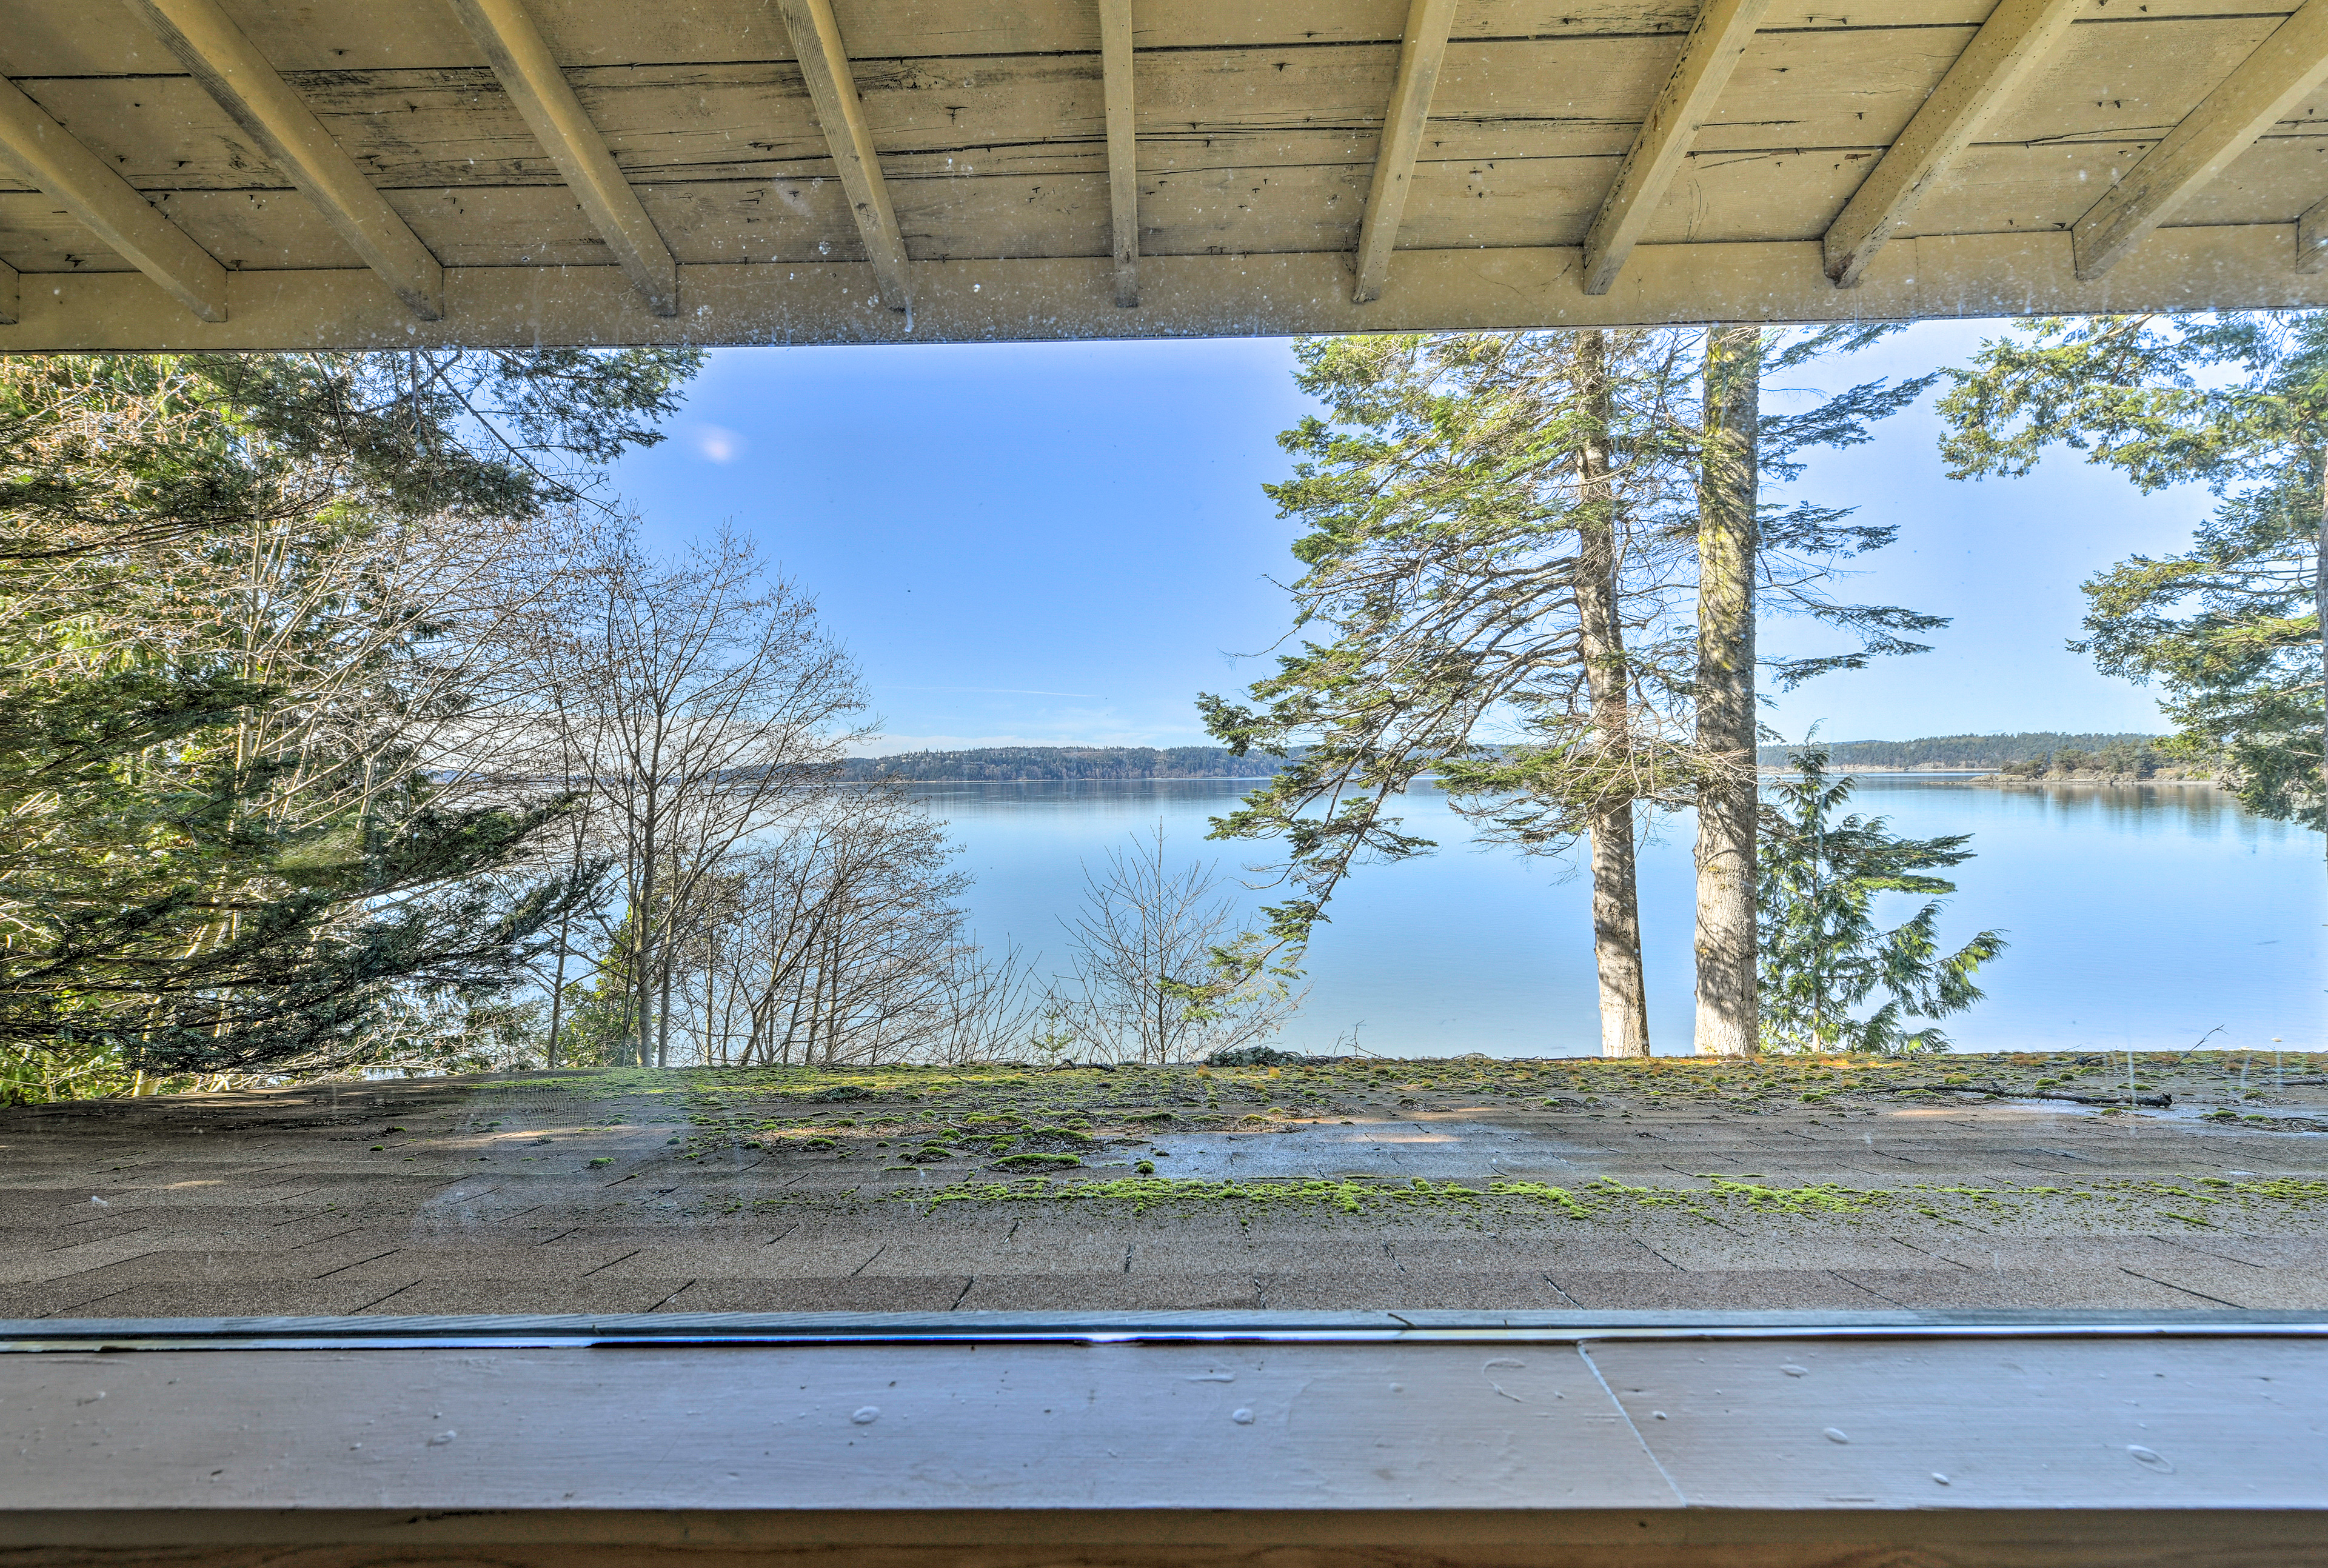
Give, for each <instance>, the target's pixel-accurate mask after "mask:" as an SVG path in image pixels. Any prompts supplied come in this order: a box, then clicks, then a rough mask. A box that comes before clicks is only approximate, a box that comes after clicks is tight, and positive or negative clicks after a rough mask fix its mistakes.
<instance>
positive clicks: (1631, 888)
mask: <svg viewBox="0 0 2328 1568" xmlns="http://www.w3.org/2000/svg"><path fill="white" fill-rule="evenodd" d="M1575 378H1576V395H1577V400H1578V401H1579V402H1580V403H1581V404H1582V406H1583V410H1584V416H1585V432H1584V439H1583V441H1582V443H1581V444H1580V445H1579V446H1578V449H1577V499H1578V500H1579V501H1580V502H1582V504H1581V505H1580V506H1578V508H1577V510H1576V518H1577V522H1576V530H1577V538H1578V541H1579V542H1578V549H1577V555H1578V560H1577V582H1576V618H1577V626H1578V630H1579V632H1580V634H1581V637H1582V654H1583V657H1584V681H1585V686H1586V689H1587V690H1589V691H1590V692H1591V698H1592V723H1593V728H1595V729H1597V730H1598V731H1599V732H1600V753H1601V756H1600V762H1601V764H1602V765H1604V766H1608V765H1622V759H1623V757H1624V756H1625V753H1626V752H1627V751H1628V750H1629V747H1630V745H1631V741H1632V722H1631V718H1630V714H1629V705H1628V703H1627V701H1626V692H1627V689H1628V682H1627V681H1626V679H1625V634H1624V625H1623V623H1622V622H1621V621H1620V620H1619V618H1618V615H1617V566H1618V558H1617V502H1616V496H1615V494H1614V493H1613V490H1612V488H1611V486H1610V478H1609V422H1610V395H1609V339H1608V335H1607V334H1606V333H1600V332H1597V331H1595V332H1582V333H1577V334H1576V368H1575ZM1612 782H1613V781H1604V782H1603V784H1602V786H1601V787H1602V788H1603V790H1606V791H1608V792H1609V793H1607V794H1606V795H1605V796H1604V797H1603V799H1602V801H1601V803H1600V804H1599V805H1598V806H1597V807H1596V808H1595V809H1594V811H1593V812H1592V822H1591V836H1592V961H1593V964H1594V967H1595V968H1596V969H1597V970H1598V971H1599V972H1600V1054H1601V1055H1602V1056H1647V1055H1648V1054H1649V998H1648V988H1647V981H1646V980H1645V979H1644V977H1643V974H1642V971H1641V901H1640V891H1639V888H1638V885H1637V883H1636V881H1635V877H1634V856H1633V800H1632V795H1631V793H1630V792H1629V791H1621V792H1620V791H1617V790H1614V789H1611V788H1610V784H1611V783H1612Z"/></svg>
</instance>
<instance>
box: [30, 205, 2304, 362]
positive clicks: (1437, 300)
mask: <svg viewBox="0 0 2328 1568" xmlns="http://www.w3.org/2000/svg"><path fill="white" fill-rule="evenodd" d="M1893 245H1894V247H1895V248H1896V250H1897V254H1898V255H1899V256H1900V257H1901V259H1902V260H1903V261H1904V262H1905V263H1907V265H1904V266H1900V267H1896V268H1884V269H1883V270H1882V272H1880V273H1878V274H1877V275H1876V276H1874V277H1871V278H1869V279H1868V280H1867V281H1866V282H1865V283H1863V285H1862V286H1861V287H1860V289H1859V290H1858V291H1856V292H1854V293H1846V292H1845V291H1843V290H1840V289H1837V288H1836V287H1835V286H1834V284H1832V283H1831V282H1829V281H1828V279H1827V277H1826V273H1825V271H1824V270H1823V269H1822V267H1821V263H1820V254H1819V247H1818V245H1817V243H1816V241H1815V240H1813V241H1805V242H1799V243H1768V244H1748V245H1711V244H1708V245H1647V246H1643V247H1642V248H1641V249H1640V251H1639V252H1638V254H1637V255H1636V257H1635V258H1634V264H1633V265H1632V266H1631V267H1629V268H1627V270H1626V273H1625V275H1624V276H1623V277H1620V278H1619V280H1618V286H1616V287H1615V288H1614V289H1611V290H1610V292H1609V293H1608V294H1606V295H1599V296H1593V295H1587V294H1585V293H1584V292H1583V291H1582V288H1581V287H1579V286H1578V275H1579V270H1580V266H1581V261H1582V253H1581V252H1580V251H1579V250H1577V249H1573V248H1557V247H1555V248H1517V247H1515V248H1510V249H1488V250H1479V249H1471V250H1431V251H1410V252H1404V253H1402V256H1401V258H1400V260H1401V272H1402V275H1403V278H1404V280H1405V285H1406V286H1405V287H1403V288H1402V289H1401V291H1400V292H1399V293H1398V294H1396V295H1394V296H1389V298H1388V299H1387V300H1385V301H1377V302H1375V305H1371V306H1369V305H1354V304H1352V303H1351V301H1350V297H1349V289H1348V281H1347V280H1348V277H1349V270H1348V258H1347V255H1345V254H1334V253H1313V254H1308V255H1288V256H1233V255H1223V256H1189V257H1159V258H1148V259H1144V260H1143V264H1142V267H1141V313H1142V314H1141V323H1140V325H1141V331H1142V332H1143V333H1147V334H1149V335H1151V336H1157V337H1183V336H1202V337H1220V336H1242V335H1256V334H1259V335H1270V336H1282V335H1288V334H1292V333H1352V332H1385V331H1390V332H1398V331H1415V332H1425V331H1491V330H1498V329H1502V328H1510V327H1574V326H1602V325H1643V326H1646V325H1666V324H1693V323H1703V322H1705V321H1707V320H1709V319H1713V320H1723V321H1733V322H1734V321H1756V320H1759V321H1772V322H1787V321H1804V322H1811V321H1839V320H1866V319H1871V318H1872V319H1906V318H1910V317H1944V316H1945V317H1984V316H1994V315H2035V314H2070V315H2074V314H2084V313H2089V312H2098V311H2099V312H2116V311H2137V310H2164V311H2178V310H2218V309H2249V308H2272V309H2285V308H2304V309H2320V308H2323V307H2328V275H2316V274H2313V275H2307V274H2304V273H2299V272H2296V271H2295V269H2294V268H2293V267H2291V266H2290V265H2289V263H2290V259H2291V258H2292V256H2293V253H2294V249H2295V230H2294V226H2293V225H2292V224H2280V225H2273V226H2261V225H2258V226H2248V227H2219V228H2209V229H2165V230H2162V231H2161V232H2160V233H2159V234H2157V235H2156V236H2154V239H2153V242H2152V243H2151V244H2150V245H2148V246H2146V247H2145V248H2144V249H2142V250H2141V251H2138V252H2137V253H2136V255H2135V256H2134V257H2133V258H2130V259H2129V260H2128V261H2127V262H2126V264H2125V265H2124V266H2122V267H2120V268H2117V269H2116V270H2114V271H2113V272H2112V273H2111V274H2110V276H2109V277H2107V278H2105V279H2103V280H2102V281H2101V282H2099V283H2093V284H2087V283H2080V282H2079V281H2078V280H2077V278H2076V277H2075V276H2074V274H2073V272H2072V270H2071V268H2070V240H2069V236H2068V235H2067V234H2065V233H2060V232H2058V231H2049V232H2047V233H2043V234H2022V235H2014V234H2006V235H1976V236H1961V237H1949V238H1946V239H1896V240H1894V241H1893ZM919 268H920V273H921V282H922V285H923V286H922V287H921V288H920V289H918V290H917V292H916V304H915V322H914V324H912V325H911V326H910V327H909V326H908V325H907V324H906V322H905V320H904V318H903V317H901V316H899V315H896V313H894V312H891V311H888V310H886V309H883V308H882V307H881V305H880V304H879V302H878V299H876V298H875V297H874V296H873V295H872V292H871V290H870V289H869V288H868V287H867V286H866V285H867V282H868V280H867V278H866V275H865V268H863V266H862V265H861V264H857V263H847V264H838V263H822V264H803V265H798V266H793V265H779V266H773V267H771V266H715V267H691V268H686V269H685V270H684V271H683V272H682V273H681V288H682V290H683V291H684V293H685V295H686V296H687V298H688V299H689V300H690V309H689V311H688V312H687V313H686V315H682V316H681V317H678V318H663V317H659V316H656V315H652V313H650V312H649V311H648V310H647V309H646V306H645V304H644V302H643V301H641V300H640V299H639V297H638V294H637V291H636V290H634V289H633V288H632V287H631V286H630V283H629V280H628V279H626V278H625V277H623V275H622V272H621V269H620V268H615V267H611V266H608V267H601V268H581V267H576V268H549V269H543V268H507V267H505V268H462V269H460V270H459V271H458V272H457V273H455V274H454V275H452V276H450V277H447V279H446V301H447V304H448V305H449V306H450V311H449V313H448V320H447V321H446V322H443V323H426V322H416V321H414V320H413V319H412V316H411V315H410V313H409V312H408V311H406V310H404V309H403V307H402V305H401V304H400V303H399V302H396V301H394V300H391V299H390V298H389V297H388V296H386V295H385V294H384V293H382V292H381V291H380V289H379V288H378V286H377V285H376V283H374V282H373V280H372V279H371V277H369V275H368V274H366V273H364V272H361V271H352V272H351V271H298V272H248V273H236V274H232V275H230V277H229V278H228V294H229V301H230V306H231V315H230V320H229V321H227V322H225V323H222V324H215V325H214V324H207V323H203V322H200V321H196V320H193V319H192V318H190V317H188V316H187V315H185V313H183V312H182V311H179V310H178V309H177V308H176V307H175V306H174V305H166V304H165V303H164V301H163V300H161V299H160V298H159V296H155V295H153V294H152V293H150V292H149V288H148V286H147V285H146V283H145V282H144V280H142V279H138V278H130V277H123V276H122V275H120V274H91V275H84V276H80V277H67V276H61V275H51V276H50V277H45V278H42V279H41V280H40V285H42V286H28V287H27V288H26V289H25V291H24V303H23V321H22V322H21V323H20V324H18V325H17V326H15V327H14V328H11V329H10V333H11V335H10V340H9V344H10V347H11V348H12V349H13V350H16V351H21V352H47V351H52V350H70V351H74V352H89V351H98V350H121V351H135V352H146V351H164V350H196V349H200V350H206V351H218V352H228V351H233V350H239V349H268V348H283V347H287V346H294V345H300V346H339V347H347V348H361V347H382V348H387V347H402V346H406V345H409V344H420V345H427V344H431V343H468V344H493V343H512V344H517V343H577V344H596V343H607V344H611V343H707V344H709V343H757V344H769V343H905V342H918V343H950V342H965V343H968V342H981V343H993V342H1019V341H1068V340H1082V339H1091V338H1115V337H1121V336H1122V334H1123V319H1124V318H1123V315H1122V312H1120V311H1118V310H1117V309H1116V307H1115V305H1114V302H1113V300H1112V298H1110V297H1109V296H1108V291H1107V280H1108V274H1109V270H1110V264H1109V261H1108V259H1107V258H1106V256H1105V255H1104V254H1102V253H1099V252H1097V251H1096V250H1095V251H1094V254H1092V255H1091V256H1089V257H1087V258H1062V259H1039V260H1033V259H1011V260H994V261H979V260H964V261H953V262H943V263H941V262H923V263H920V264H919ZM1385 305H1389V306H1390V307H1391V308H1389V309H1388V310H1385V308H1384V306H1385Z"/></svg>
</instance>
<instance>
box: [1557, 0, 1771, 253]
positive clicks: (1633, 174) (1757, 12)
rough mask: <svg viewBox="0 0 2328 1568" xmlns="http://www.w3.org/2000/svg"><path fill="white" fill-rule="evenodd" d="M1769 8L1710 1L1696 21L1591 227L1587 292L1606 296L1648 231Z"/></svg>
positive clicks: (1755, 2)
mask: <svg viewBox="0 0 2328 1568" xmlns="http://www.w3.org/2000/svg"><path fill="white" fill-rule="evenodd" d="M1768 9H1769V0H1704V7H1703V8H1702V9H1701V10H1700V11H1699V13H1698V16H1697V23H1696V25H1695V26H1694V27H1692V28H1691V29H1690V34H1689V40H1688V42H1685V43H1684V44H1683V45H1682V51H1681V56H1680V58H1679V59H1677V60H1676V61H1674V69H1673V74H1672V75H1671V76H1670V77H1668V78H1667V79H1666V85H1665V88H1664V89H1663V90H1662V91H1660V92H1659V93H1658V94H1657V99H1656V101H1655V102H1653V103H1652V104H1651V105H1650V106H1649V110H1648V113H1647V116H1646V117H1644V118H1643V119H1642V121H1641V128H1640V131H1639V133H1638V135H1637V136H1635V137H1634V140H1633V145H1632V147H1631V148H1630V150H1629V151H1628V152H1627V153H1626V154H1625V161H1624V163H1623V164H1619V167H1618V170H1617V178H1616V182H1615V183H1614V184H1612V185H1611V186H1610V190H1609V194H1608V196H1607V198H1606V199H1605V200H1604V201H1603V202H1601V203H1600V211H1599V212H1597V213H1595V214H1594V215H1593V219H1592V227H1591V229H1590V230H1587V231H1586V233H1585V236H1584V270H1585V280H1584V286H1585V291H1586V292H1587V293H1590V294H1606V293H1607V292H1608V291H1609V287H1610V285H1611V284H1613V283H1615V282H1616V281H1617V274H1618V272H1619V269H1620V268H1623V267H1624V265H1625V258H1626V257H1627V256H1628V255H1629V254H1630V253H1631V251H1632V249H1633V247H1634V246H1636V245H1638V244H1639V243H1640V241H1641V239H1642V238H1643V236H1644V235H1646V234H1647V231H1648V226H1649V222H1650V220H1651V219H1652V218H1654V217H1655V215H1656V213H1657V207H1658V205H1659V204H1660V203H1661V202H1663V201H1664V200H1665V195H1666V187H1667V186H1669V185H1670V184H1671V183H1673V178H1674V175H1675V174H1677V173H1679V172H1680V169H1681V165H1682V160H1683V159H1684V158H1685V156H1686V155H1688V153H1689V149H1690V146H1691V145H1692V144H1693V143H1694V141H1695V140H1696V139H1697V130H1698V127H1700V126H1701V125H1703V124H1704V123H1705V121H1706V120H1707V119H1708V118H1709V117H1711V116H1712V115H1713V108H1714V104H1715V103H1716V102H1717V101H1718V100H1719V99H1721V97H1722V93H1723V89H1724V88H1725V87H1727V86H1728V85H1729V81H1730V73H1731V72H1732V70H1734V69H1736V67H1737V64H1738V61H1739V60H1740V58H1741V56H1742V55H1743V54H1744V53H1745V52H1746V45H1747V43H1748V42H1750V41H1751V39H1752V38H1753V36H1754V29H1755V28H1756V26H1758V25H1759V24H1760V22H1761V18H1762V13H1763V12H1764V11H1766V10H1768Z"/></svg>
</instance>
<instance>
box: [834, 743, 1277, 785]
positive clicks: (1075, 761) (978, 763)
mask: <svg viewBox="0 0 2328 1568" xmlns="http://www.w3.org/2000/svg"><path fill="white" fill-rule="evenodd" d="M841 772H842V775H843V776H844V777H847V778H850V779H858V780H876V779H895V780H902V781H906V782H910V783H916V784H919V783H930V784H980V783H1034V782H1039V781H1042V780H1060V781H1072V780H1079V779H1092V780H1106V779H1171V778H1185V779H1204V778H1266V777H1268V776H1269V775H1271V774H1272V773H1274V772H1276V765H1275V764H1274V763H1271V762H1268V761H1265V760H1263V759H1262V758H1259V757H1251V756H1236V755H1235V754H1234V753H1233V752H1231V751H1230V750H1229V749H1228V748H1227V747H1226V746H980V747H977V748H975V749H972V750H968V751H906V752H896V753H892V754H890V755H888V756H852V757H850V758H849V759H848V760H847V761H846V762H844V763H843V764H842V765H841Z"/></svg>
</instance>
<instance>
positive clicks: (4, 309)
mask: <svg viewBox="0 0 2328 1568" xmlns="http://www.w3.org/2000/svg"><path fill="white" fill-rule="evenodd" d="M22 297H23V290H22V288H21V286H19V283H18V277H17V272H16V269H15V268H13V267H11V266H9V265H8V264H7V263H6V262H5V261H0V326H14V325H15V324H16V312H17V308H18V307H17V302H18V300H19V299H21V298H22Z"/></svg>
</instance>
